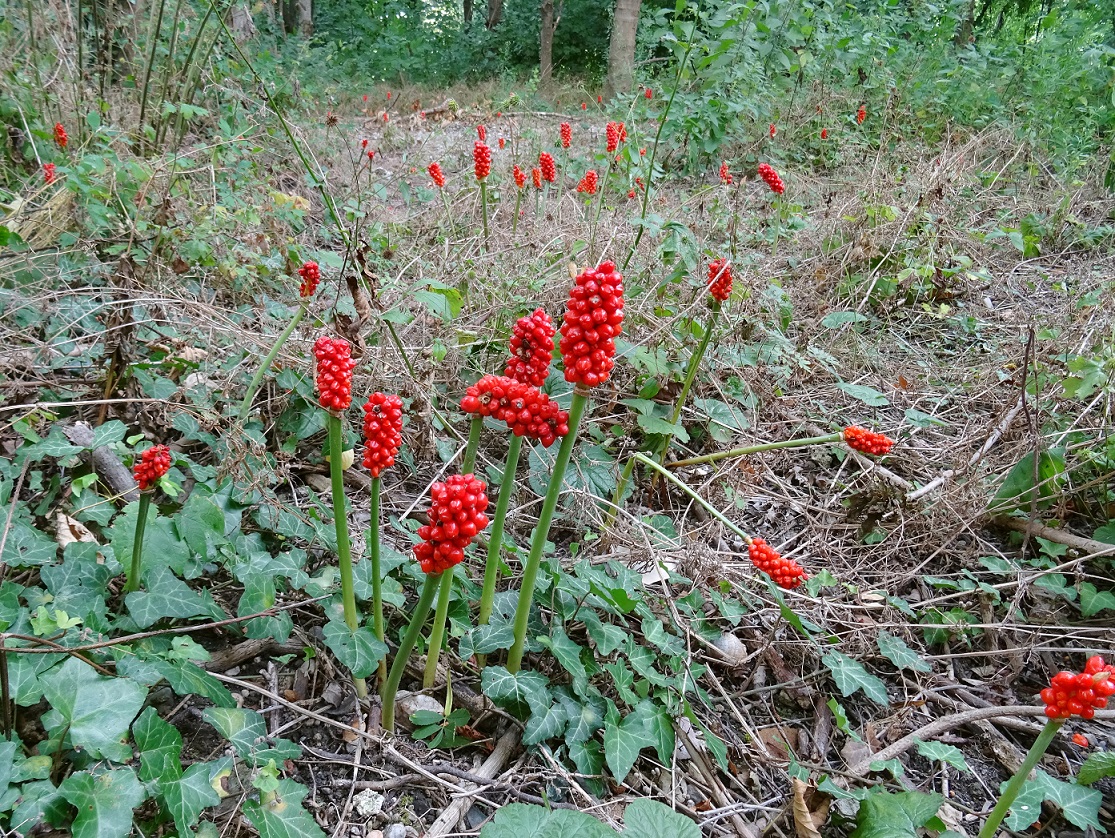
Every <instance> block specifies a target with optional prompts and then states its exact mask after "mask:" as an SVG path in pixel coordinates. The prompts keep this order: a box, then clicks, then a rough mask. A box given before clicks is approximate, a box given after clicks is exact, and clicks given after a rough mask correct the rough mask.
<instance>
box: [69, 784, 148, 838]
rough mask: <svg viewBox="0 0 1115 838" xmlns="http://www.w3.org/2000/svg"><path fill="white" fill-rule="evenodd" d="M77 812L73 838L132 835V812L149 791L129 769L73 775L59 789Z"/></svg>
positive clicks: (108, 837)
mask: <svg viewBox="0 0 1115 838" xmlns="http://www.w3.org/2000/svg"><path fill="white" fill-rule="evenodd" d="M58 791H60V792H61V793H62V796H63V797H64V798H66V800H67V801H68V802H69V803H70V805H72V806H73V807H74V808H76V809H77V817H75V818H74V823H73V828H72V829H73V838H118V836H119V838H124V836H125V835H131V833H132V810H133V809H135V808H136V807H137V806H138V805H139V804H140V803H142V802H143V801H144V800H145V799H146V798H147V792H146V791H144V789H143V786H142V785H141V784H140V782H139V780H137V779H136V775H135V774H134V773H133V772H132V769H130V768H117V769H114V770H112V771H105V772H103V773H100V774H97V775H93V774H91V773H89V772H88V771H79V772H77V773H76V774H71V775H70V776H69V777H67V778H66V780H65V782H64V783H62V785H61V786H59V787H58Z"/></svg>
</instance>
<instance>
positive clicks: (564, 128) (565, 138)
mask: <svg viewBox="0 0 1115 838" xmlns="http://www.w3.org/2000/svg"><path fill="white" fill-rule="evenodd" d="M560 130H561V147H562V148H569V144H570V143H571V142H573V126H571V125H570V124H569V123H568V122H563V123H561V128H560Z"/></svg>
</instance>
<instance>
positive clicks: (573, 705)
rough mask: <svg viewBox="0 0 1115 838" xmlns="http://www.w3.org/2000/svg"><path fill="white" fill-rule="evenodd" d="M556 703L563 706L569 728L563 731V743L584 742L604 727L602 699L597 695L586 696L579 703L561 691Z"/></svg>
mask: <svg viewBox="0 0 1115 838" xmlns="http://www.w3.org/2000/svg"><path fill="white" fill-rule="evenodd" d="M557 697H558V701H560V702H561V703H562V704H564V705H565V710H566V718H567V719H568V720H569V726H568V727H567V728H566V729H565V742H566V744H568V745H573V744H574V743H576V742H584V741H585V740H586V739H588V738H589V737H591V736H592V735H593V734H594V733H596V731H598V730H600V728H602V727H603V726H604V709H605V707H604V699H602V698H601V697H600V696H599V695H594V694H591V693H590V694H588V695H585V696H584V698H583V699H581V700H580V701H578V700H577V698H580V696H578V697H577V698H574V697H573V696H571V695H569V694H568V693H567V692H565V691H562V692H559V693H558V694H557Z"/></svg>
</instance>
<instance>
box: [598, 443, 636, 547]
mask: <svg viewBox="0 0 1115 838" xmlns="http://www.w3.org/2000/svg"><path fill="white" fill-rule="evenodd" d="M634 472H635V459H634V457H628V459H627V462H626V463H625V464H624V466H623V473H622V474H620V476H619V480H618V481H616V489H615V491H614V492H612V502H611V504H610V505H609V506H608V511H607V512H605V513H604V529H605V530H608V529H611V527H612V524H614V523H615V521H616V515H618V514H619V504H620V501H622V500H623V493H624V491H626V489H627V484H628V482H629V481H630V480H631V475H632V474H634Z"/></svg>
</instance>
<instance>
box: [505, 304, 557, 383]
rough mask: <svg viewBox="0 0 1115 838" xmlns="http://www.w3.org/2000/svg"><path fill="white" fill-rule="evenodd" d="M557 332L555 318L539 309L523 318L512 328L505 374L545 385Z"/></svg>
mask: <svg viewBox="0 0 1115 838" xmlns="http://www.w3.org/2000/svg"><path fill="white" fill-rule="evenodd" d="M555 334H556V331H555V329H554V321H553V320H551V319H550V315H548V314H547V313H546V312H545V311H543V310H542V309H540V308H539V309H535V310H534V311H533V312H531V313H530V314H528V315H527V316H526V317H520V318H519V319H518V320H517V321H516V323H515V325H514V327H512V329H511V357H510V358H508V359H507V366H506V368H505V369H504V370H503V374H504V375H506V376H507V377H508V378H513V379H515V380H516V381H520V382H522V383H523V384H530V385H531V386H532V387H541V386H542V385H543V384H545V383H546V377H547V376H548V375H549V374H550V359H551V358H553V355H554V335H555Z"/></svg>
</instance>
